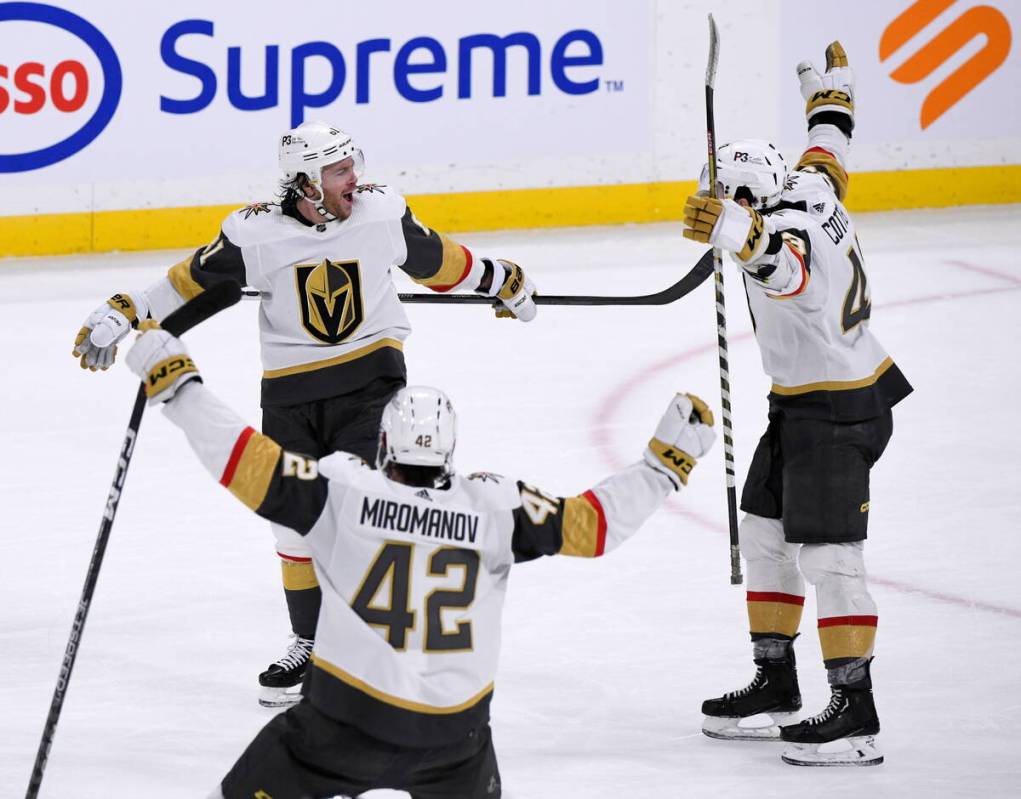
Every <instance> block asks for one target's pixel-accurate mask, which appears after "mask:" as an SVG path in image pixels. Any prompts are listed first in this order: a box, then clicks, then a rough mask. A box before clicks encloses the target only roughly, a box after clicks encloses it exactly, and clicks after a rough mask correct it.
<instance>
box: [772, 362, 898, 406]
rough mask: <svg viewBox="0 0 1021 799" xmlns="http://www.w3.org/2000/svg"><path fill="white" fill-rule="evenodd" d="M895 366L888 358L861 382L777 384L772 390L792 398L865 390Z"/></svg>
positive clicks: (830, 381)
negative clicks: (813, 394)
mask: <svg viewBox="0 0 1021 799" xmlns="http://www.w3.org/2000/svg"><path fill="white" fill-rule="evenodd" d="M891 366H893V358H890V357H887V358H886V360H884V361H883V362H882V363H881V364H879V366H877V367H876V371H874V372H873V373H872V374H871V375H869V376H868V377H863V378H861V379H860V380H825V381H823V382H820V383H805V384H804V385H802V386H781V385H778V384H777V383H773V387H772V388H771V389H770V390H771V391H772V392H773V393H774V394H779V395H780V396H782V397H792V396H794V395H796V394H808V393H809V392H810V391H850V390H851V389H855V388H865V387H866V386H871V385H872V384H873V383H875V382H876V381H877V380H879V378H880V377H882V376H883V373H884V372H886V370H887V369H889V368H890V367H891Z"/></svg>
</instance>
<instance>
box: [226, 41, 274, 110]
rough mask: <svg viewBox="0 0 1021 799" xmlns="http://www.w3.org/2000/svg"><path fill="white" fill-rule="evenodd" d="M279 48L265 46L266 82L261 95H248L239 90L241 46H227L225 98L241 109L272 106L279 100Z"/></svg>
mask: <svg viewBox="0 0 1021 799" xmlns="http://www.w3.org/2000/svg"><path fill="white" fill-rule="evenodd" d="M279 75H280V48H279V47H277V46H276V45H275V44H271V45H268V46H267V47H266V83H265V89H264V92H263V95H262V96H261V97H248V96H246V95H245V93H244V92H243V91H242V90H241V48H240V47H229V48H227V99H229V100H230V104H231V105H232V106H234V107H235V108H239V109H241V110H242V111H259V110H261V109H263V108H273V107H274V106H275V105H277V103H278V102H279V101H280V91H279V90H280V81H279Z"/></svg>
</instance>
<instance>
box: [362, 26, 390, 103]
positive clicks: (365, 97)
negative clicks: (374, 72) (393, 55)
mask: <svg viewBox="0 0 1021 799" xmlns="http://www.w3.org/2000/svg"><path fill="white" fill-rule="evenodd" d="M389 52H390V40H389V39H366V40H365V41H364V42H358V48H357V50H356V56H355V64H356V69H357V72H358V80H357V83H356V86H355V102H356V103H367V102H369V74H370V73H369V55H371V54H372V53H389Z"/></svg>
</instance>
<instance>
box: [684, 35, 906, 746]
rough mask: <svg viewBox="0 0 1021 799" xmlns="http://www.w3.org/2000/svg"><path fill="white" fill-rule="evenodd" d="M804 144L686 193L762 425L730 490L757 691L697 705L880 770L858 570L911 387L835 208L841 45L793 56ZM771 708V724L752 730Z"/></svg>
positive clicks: (717, 732)
mask: <svg viewBox="0 0 1021 799" xmlns="http://www.w3.org/2000/svg"><path fill="white" fill-rule="evenodd" d="M798 75H799V77H800V80H801V92H802V95H803V97H804V99H805V101H806V113H807V117H808V148H807V149H806V150H805V152H804V153H803V154H802V156H801V159H800V160H799V161H798V163H797V165H796V166H795V167H794V170H793V171H791V172H790V173H788V170H787V167H786V164H785V162H784V159H783V156H782V155H781V154H780V153H779V152H778V151H777V149H776V148H775V147H774V146H773V145H771V144H769V143H768V142H763V141H758V140H745V141H736V142H733V143H731V144H728V145H725V146H723V147H721V148H720V149H719V152H718V155H717V158H718V166H717V169H718V180H719V181H720V183H722V184H723V185H722V188H723V195H724V197H725V199H722V200H719V199H716V198H715V197H713V196H709V195H710V192H709V191H708V190H709V188H710V187H709V185H708V177H707V175H708V169H706V170H704V171H703V173H702V185H701V187H700V188H701V189H702V191H701V192H699V194H698V195H696V196H692V197H689V198H688V201H687V204H686V206H685V209H684V224H685V226H686V229H685V231H684V235H685V236H686V237H687V238H690V239H693V240H695V241H700V242H709V243H711V244H713V245H714V246H716V247H719V248H721V249H724V250H727V251H729V252H730V253H731V254H732V256H733V259H734V261H735V262H736V263H737V265H738V266H739V267H740V270H741V274H742V277H743V280H744V285H745V291H746V293H747V295H748V306H749V309H750V311H751V315H752V320H753V324H754V327H755V337H756V339H757V341H758V343H759V349H760V351H761V355H762V364H763V368H764V369H765V371H766V374H768V375H769V376H770V377H771V378H772V380H773V386H772V390H771V391H770V393H769V424H768V427H767V429H766V432H765V434H764V435H763V436H762V439H761V441H760V442H759V445H758V447H757V449H756V450H755V453H754V455H753V457H752V461H751V465H750V467H749V470H748V475H747V479H746V480H745V484H744V489H743V492H742V496H741V509H742V510H743V511H745V516H744V518H743V519H742V521H741V526H740V539H741V551H742V553H743V554H744V556H745V558H746V561H747V571H748V593H747V606H748V621H749V626H750V631H751V638H752V642H753V657H754V661H755V665H756V669H757V670H756V674H755V678H754V679H753V680H752V682H751V684H749V685H748V686H747V687H745V688H743V689H740V690H738V691H733V692H731V693H727V694H724V695H723V696H722V697H719V698H715V699H709V700H706V702H705V703H704V704H703V706H702V712H703V713H704V714H705V721H704V723H703V730H704V732H705V733H706V734H707V735H709V736H711V737H714V738H729V739H742V740H776V739H777V738H779V739H782V740H783V741H786V742H787V747H786V749H785V750H784V753H783V759H784V761H786V762H788V763H791V764H794V765H813V766H831V765H874V764H877V763H880V762H882V760H883V756H882V754H881V753H880V750H879V748H878V746H877V744H876V740H875V736H876V734H877V733H878V732H879V717H878V715H877V713H876V708H875V703H874V701H873V696H872V679H871V673H870V664H871V660H872V653H873V646H874V643H875V635H876V625H877V621H878V613H877V610H876V604H875V602H874V601H873V600H872V597H871V596H870V594H869V591H868V586H867V585H866V579H865V562H864V546H863V545H864V539H865V537H866V531H867V524H868V515H869V472H870V469H871V467H872V465H873V464H874V463H875V462H876V461H877V460H878V459H879V457H880V456H881V455H882V453H883V450H884V449H885V447H886V445H887V442H888V441H889V439H890V436H891V434H892V432H893V417H892V413H891V408H892V407H893V406H894V405H895V404H897V403H898V402H899V401H900V400H902V399H903V398H904V397H906V396H907V395H908V394H909V393H910V392H911V386H910V385H909V384H908V382H907V380H906V379H905V378H904V376H903V374H901V372H900V370H899V369H898V368H897V366H896V364H894V362H893V359H892V358H891V357H890V356H889V355H887V353H886V351H885V350H884V349H883V347H882V346H881V345H880V343H879V341H878V340H877V339H876V337H875V336H874V335H873V334H872V333H871V331H870V330H869V317H870V316H871V313H872V304H871V300H870V297H869V291H868V283H867V280H866V274H865V259H864V256H863V255H862V250H861V247H860V245H859V243H858V240H857V236H856V233H855V225H854V221H853V220H852V219H851V216H850V214H848V212H847V209H846V208H844V206H843V203H842V201H843V199H844V197H845V195H846V194H847V188H848V175H847V172H846V166H845V165H846V163H847V154H848V149H849V144H850V139H851V132H852V130H853V129H854V100H853V98H854V75H853V72H852V71H851V68H850V66H849V65H848V62H847V56H846V54H845V53H844V50H843V48H842V47H841V46H840V43H839V42H833V44H831V45H830V46H829V47H828V48H827V49H826V71H825V73H824V74H821V75H820V74H819V73H818V72H817V71H816V69H815V68H814V67H813V66H812V65H811V64H810V63H807V62H806V63H802V64H800V65H799V66H798ZM806 581H807V582H808V583H810V584H811V585H813V586H814V587H815V591H816V604H817V609H818V630H819V639H820V643H821V645H822V655H823V660H824V662H825V666H826V669H827V675H828V679H829V683H830V686H831V700H830V703H829V705H828V706H827V707H826V708H825V709H824V710H823V711H822V712H821V713H819V714H818V715H815V716H812V717H810V718H807V719H805V720H803V721H801V722H798V711H799V710H800V709H801V693H800V690H799V686H798V679H797V672H796V669H795V661H794V646H793V644H794V639H795V638H796V637H797V634H798V627H799V624H800V621H801V611H802V605H803V604H804V599H805V582H806ZM760 714H768V715H769V716H770V717H771V720H772V722H773V723H772V724H767V725H765V726H751V723H750V721H745V720H750V719H751V717H753V716H759V715H760Z"/></svg>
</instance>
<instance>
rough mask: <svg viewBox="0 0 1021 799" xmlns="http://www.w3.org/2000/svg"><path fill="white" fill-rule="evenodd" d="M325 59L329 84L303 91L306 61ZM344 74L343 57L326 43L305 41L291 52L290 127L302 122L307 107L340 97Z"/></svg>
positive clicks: (345, 69)
mask: <svg viewBox="0 0 1021 799" xmlns="http://www.w3.org/2000/svg"><path fill="white" fill-rule="evenodd" d="M309 58H325V59H326V60H327V61H329V62H330V72H331V77H330V85H329V86H327V87H326V89H325V90H323V91H321V92H319V93H318V94H307V93H306V92H305V61H306V59H309ZM346 77H347V67H346V66H345V64H344V56H343V54H342V53H341V52H340V50H338V49H337V48H336V47H334V46H333V45H332V44H330V43H329V42H308V43H306V44H302V45H298V46H297V47H295V48H294V50H292V51H291V127H297V126H298V125H300V124H301V123H302V122H304V121H305V109H306V108H322V107H324V106H327V105H329V104H330V103H332V102H333V101H334V100H336V99H337V98H338V97H339V96H340V92H341V89H343V88H344V80H345V78H346Z"/></svg>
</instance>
